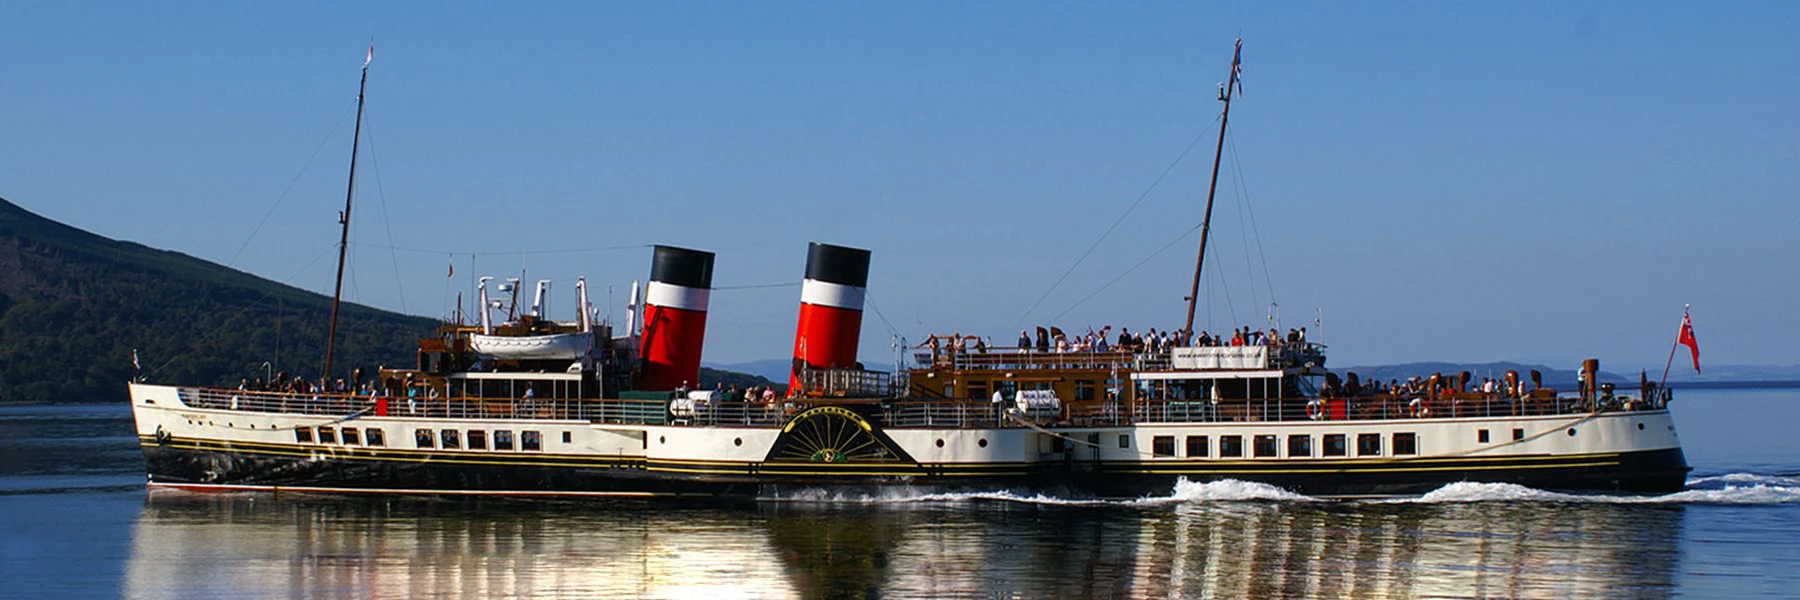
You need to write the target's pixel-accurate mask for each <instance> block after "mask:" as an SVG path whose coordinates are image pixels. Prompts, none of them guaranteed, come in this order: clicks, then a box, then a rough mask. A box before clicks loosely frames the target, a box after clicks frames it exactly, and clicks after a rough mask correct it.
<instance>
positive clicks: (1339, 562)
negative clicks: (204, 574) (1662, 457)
mask: <svg viewBox="0 0 1800 600" xmlns="http://www.w3.org/2000/svg"><path fill="white" fill-rule="evenodd" d="M1683 511H1684V509H1683V508H1682V507H1679V506H1657V507H1644V506H1623V505H1606V504H1597V505H1584V506H1580V507H1570V506H1558V505H1547V504H1537V503H1527V504H1512V503H1457V504H1425V505H1417V504H1403V505H1354V506H1339V505H1291V504H1282V505H1274V504H1258V505H1245V504H1231V505H1218V504H1190V505H1183V506H1181V507H1180V508H1179V509H1178V510H1176V511H1174V512H1172V513H1163V514H1158V515H1155V516H1152V517H1147V518H1146V519H1145V520H1144V522H1143V527H1142V529H1141V532H1140V536H1141V539H1140V542H1139V550H1140V551H1139V556H1140V557H1150V558H1149V559H1148V560H1141V561H1140V562H1139V563H1138V568H1137V570H1136V572H1135V575H1136V577H1134V580H1135V583H1134V585H1133V586H1132V590H1131V593H1130V594H1129V595H1131V596H1137V597H1152V596H1153V597H1169V596H1178V597H1223V598H1230V597H1238V598H1287V597H1371V596H1379V597H1387V596H1406V597H1413V596H1428V597H1444V596H1456V597H1512V598H1518V597H1551V598H1591V597H1598V596H1602V595H1608V594H1617V593H1620V591H1621V590H1629V595H1632V596H1634V597H1658V596H1668V595H1670V594H1671V593H1672V591H1673V589H1674V584H1675V573H1676V571H1677V568H1678V566H1679V565H1678V563H1679V560H1680V552H1679V550H1678V547H1679V546H1678V544H1679V540H1680V537H1681V524H1682V517H1683Z"/></svg>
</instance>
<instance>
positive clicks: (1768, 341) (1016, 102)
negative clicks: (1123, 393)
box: [0, 2, 1800, 366]
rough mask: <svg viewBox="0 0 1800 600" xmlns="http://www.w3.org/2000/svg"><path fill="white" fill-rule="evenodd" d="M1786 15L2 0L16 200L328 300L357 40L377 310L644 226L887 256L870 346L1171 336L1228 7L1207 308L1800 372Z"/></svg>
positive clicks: (719, 352)
mask: <svg viewBox="0 0 1800 600" xmlns="http://www.w3.org/2000/svg"><path fill="white" fill-rule="evenodd" d="M1797 28H1800V5H1796V4H1793V3H1774V2H1771V3H1730V4H1724V5H1706V4H1700V3H1693V4H1675V3H1580V4H1567V3H1505V4H1502V3H1491V4H1480V5H1478V4H1472V3H1403V4H1349V3H1323V4H1310V3H1269V4H1260V3H1259V4H1229V5H1209V4H1199V3H1131V4H1125V5H1118V6H1114V5H1103V4H1091V3H1067V4H1060V3H1059V4H1052V3H1002V2H985V3H896V4H887V5H861V4H858V5H845V4H841V3H723V2H720V3H692V4H612V3H574V4H548V3H546V4H533V5H531V6H526V7H510V6H489V5H481V4H460V3H459V4H448V5H442V6H439V5H413V4H402V3H376V4H372V5H369V4H366V3H341V4H334V3H307V4H296V5H268V4H262V3H248V4H246V3H218V4H200V3H185V4H144V3H119V4H112V5H105V4H60V3H7V4H0V54H3V55H4V56H6V57H7V59H6V60H4V61H0V78H3V79H4V80H5V81H7V82H8V84H7V86H6V87H7V90H6V91H5V92H4V93H0V131H5V132H6V138H7V143H5V144H0V196H4V197H6V198H8V199H10V200H12V201H14V202H17V203H19V204H21V205H23V206H25V207H26V208H28V209H31V210H33V211H36V212H39V213H41V214H44V215H46V216H48V217H51V218H55V219H58V220H61V221H64V222H67V223H70V224H73V225H76V226H79V227H82V228H85V229H88V230H91V231H95V232H97V233H100V234H103V235H107V236H110V237H115V238H121V239H128V240H134V241H138V242H142V243H145V244H148V245H151V246H157V247H162V248H170V249H175V250H179V251H182V252H186V253H189V254H192V255H195V256H199V257H202V258H206V259H209V260H214V261H218V262H221V263H230V264H232V265H233V266H235V267H237V268H242V269H245V270H249V271H251V272H254V273H257V274H259V275H262V276H265V277H269V278H271V279H275V280H280V281H288V282H291V283H293V284H295V285H299V286H302V287H306V288H308V289H312V290H316V291H322V292H326V293H329V291H330V285H331V277H332V272H331V266H332V265H331V260H332V257H331V256H330V250H331V245H332V244H333V243H334V242H335V239H336V233H335V227H336V226H335V223H334V216H335V214H336V211H337V210H339V209H340V208H341V203H342V200H343V179H344V169H345V167H346V165H347V162H348V160H349V159H348V151H349V145H350V129H351V124H350V120H351V112H352V110H353V104H354V96H355V91H356V89H355V85H356V75H357V68H358V66H359V65H360V63H361V60H362V58H363V52H364V45H365V44H366V43H367V41H368V39H369V38H370V37H371V36H373V37H375V38H376V44H377V49H376V58H375V63H374V67H373V69H372V71H371V75H370V84H369V88H370V90H369V106H368V120H367V123H366V130H365V137H364V145H363V159H362V161H361V166H360V170H359V186H358V189H359V191H358V194H359V195H358V198H359V200H358V208H357V215H356V216H357V220H356V227H355V229H354V232H353V238H354V240H355V242H354V248H353V254H354V264H353V272H354V280H353V282H352V284H351V285H350V290H351V291H350V295H351V297H352V298H354V299H355V300H357V301H361V302H365V303H369V304H373V305H376V306H381V307H384V308H389V309H395V310H405V311H406V312H411V313H415V314H424V315H432V316H435V315H439V314H442V313H443V312H444V310H445V307H446V306H447V305H448V303H449V298H451V297H453V294H454V293H455V291H456V290H458V289H464V290H466V289H468V286H469V283H468V281H467V276H468V275H471V274H476V273H481V274H496V275H504V274H509V273H515V272H517V271H518V270H519V269H521V268H523V269H525V270H527V272H528V276H529V277H530V278H532V279H536V278H540V277H549V278H554V279H561V280H570V279H572V278H573V277H574V276H576V275H586V276H587V277H588V278H589V279H590V281H592V282H594V284H595V296H596V300H597V301H600V302H605V301H606V298H607V291H606V290H607V286H608V285H611V286H613V290H614V292H613V294H612V300H611V304H612V305H614V306H615V310H619V309H618V308H616V307H618V306H622V304H623V302H624V294H625V291H624V290H625V289H626V288H627V287H628V286H629V282H630V281H631V280H633V279H641V278H644V277H646V276H647V271H648V263H649V252H648V250H647V249H645V248H644V246H646V245H648V244H654V243H665V244H674V245H684V246H690V247H697V248H703V249H708V250H712V251H715V252H718V253H719V258H718V266H717V276H716V284H717V285H719V286H722V287H730V286H753V285H763V284H782V283H789V284H792V283H797V281H798V279H799V277H800V273H801V270H802V267H803V261H804V257H805V247H806V243H807V242H809V241H814V240H817V241H825V242H831V243H838V244H844V245H851V246H860V247H865V248H869V249H871V250H873V251H874V264H873V269H872V274H871V279H872V282H871V285H870V298H871V300H872V304H873V306H872V308H878V309H879V312H880V315H877V314H876V311H875V310H870V311H869V314H868V318H866V322H865V329H864V336H863V340H864V342H863V356H864V358H865V359H868V360H875V361H883V362H885V361H887V360H891V356H892V353H891V350H890V347H891V342H890V340H891V337H892V336H893V335H895V334H898V335H903V336H906V337H907V338H908V339H910V340H913V341H917V340H919V339H921V338H923V337H924V334H925V333H926V332H928V331H941V332H948V331H961V332H964V333H981V334H987V335H993V336H996V337H997V338H999V339H1001V340H1006V341H1008V342H1010V340H1011V339H1012V338H1013V337H1014V336H1016V334H1017V331H1018V330H1019V329H1020V328H1021V326H1024V325H1035V324H1055V325H1059V326H1061V327H1063V328H1064V329H1074V330H1085V329H1086V328H1087V327H1089V326H1094V327H1098V326H1100V325H1103V324H1108V323H1110V324H1114V325H1116V326H1117V325H1124V326H1130V327H1132V328H1134V329H1140V328H1143V327H1150V326H1155V327H1159V328H1166V327H1170V326H1178V325H1179V324H1180V319H1181V318H1182V316H1183V313H1184V310H1185V305H1184V303H1183V301H1182V297H1183V296H1184V295H1185V293H1186V289H1187V285H1188V278H1189V277H1191V272H1192V271H1191V270H1192V260H1193V254H1194V246H1195V244H1196V243H1197V236H1196V235H1193V234H1188V235H1187V237H1185V238H1183V237H1181V236H1182V235H1183V232H1184V231H1188V230H1189V229H1190V228H1192V227H1193V226H1194V225H1196V224H1197V223H1198V222H1199V218H1200V213H1201V210H1202V204H1203V202H1204V198H1205V186H1206V177H1207V174H1208V172H1209V169H1210V166H1211V159H1212V145H1213V142H1212V138H1211V136H1212V132H1213V131H1214V130H1213V129H1211V127H1212V126H1211V124H1212V123H1213V121H1214V119H1215V117H1216V116H1217V112H1218V109H1219V103H1218V102H1217V101H1216V100H1215V98H1214V96H1215V94H1216V87H1217V85H1218V84H1219V82H1221V81H1222V80H1223V79H1224V78H1225V75H1226V66H1227V64H1228V63H1229V59H1230V51H1231V42H1232V39H1233V38H1234V37H1237V36H1240V35H1241V36H1242V37H1243V38H1244V40H1245V41H1244V45H1245V49H1244V63H1245V66H1244V74H1245V75H1244V77H1245V82H1244V89H1245V95H1244V96H1243V97H1242V98H1241V100H1240V101H1238V102H1236V103H1234V105H1233V113H1232V119H1231V125H1232V127H1231V132H1230V143H1229V145H1228V148H1230V149H1231V151H1230V152H1228V153H1227V154H1228V155H1227V157H1226V162H1225V164H1226V173H1225V174H1224V175H1223V176H1221V179H1220V192H1219V199H1218V205H1217V208H1216V209H1215V224H1214V238H1213V245H1212V247H1211V249H1210V250H1209V264H1208V266H1207V269H1208V271H1209V274H1210V276H1209V281H1208V283H1207V285H1206V286H1205V290H1206V291H1204V292H1203V295H1204V296H1205V297H1206V299H1207V300H1208V302H1207V303H1206V306H1205V307H1203V309H1202V311H1201V318H1200V326H1202V327H1209V328H1211V329H1214V330H1218V329H1227V328H1230V327H1232V326H1235V325H1238V324H1254V325H1262V326H1265V327H1266V323H1267V321H1266V316H1267V314H1268V312H1269V309H1268V305H1269V304H1270V303H1271V302H1274V303H1278V304H1279V307H1280V309H1279V310H1280V313H1281V317H1282V323H1281V324H1282V326H1283V327H1288V326H1296V325H1300V324H1307V325H1310V324H1311V323H1312V321H1313V319H1314V317H1315V315H1318V314H1322V315H1323V328H1322V330H1321V331H1320V332H1319V333H1318V334H1316V335H1315V336H1314V337H1315V339H1319V340H1320V341H1324V342H1326V343H1328V344H1330V345H1331V347H1332V351H1333V359H1332V360H1333V364H1335V365H1339V366H1343V365H1350V364H1366V363H1377V362H1393V361H1405V360H1437V359H1445V360H1469V361H1475V360H1544V361H1553V362H1556V363H1557V364H1563V363H1567V364H1568V366H1572V365H1573V361H1574V360H1576V359H1579V358H1581V357H1583V356H1588V355H1597V356H1600V357H1602V358H1603V359H1604V360H1605V361H1606V362H1607V364H1608V365H1621V364H1625V365H1635V364H1650V363H1657V364H1660V363H1661V361H1662V359H1663V358H1664V357H1665V356H1666V353H1667V351H1668V344H1669V343H1670V342H1671V341H1672V339H1673V336H1674V333H1675V328H1676V325H1677V324H1678V322H1679V318H1680V312H1681V307H1682V305H1683V304H1684V303H1692V304H1693V305H1694V321H1695V324H1696V327H1697V328H1698V330H1699V335H1700V341H1701V344H1702V349H1703V351H1704V354H1703V358H1704V359H1705V360H1706V361H1708V362H1716V363H1752V364H1795V363H1800V348H1797V346H1796V344H1795V343H1794V342H1793V340H1795V339H1800V316H1796V314H1795V312H1794V309H1795V306H1796V303H1795V298H1796V297H1800V284H1797V283H1796V281H1797V279H1800V278H1796V277H1795V272H1796V268H1795V266H1794V263H1795V260H1796V259H1800V237H1797V236H1796V235H1795V233H1794V230H1795V228H1796V226H1797V225H1800V208H1797V206H1800V203H1797V202H1796V200H1800V198H1797V197H1796V196H1797V195H1800V169H1797V168H1796V165H1800V116H1796V111H1795V108H1794V107H1796V106H1800V77H1796V76H1795V73H1800V44H1796V43H1795V42H1794V37H1793V35H1794V34H1793V32H1794V31H1796V29H1797ZM1197 138H1198V139H1200V142H1199V144H1198V145H1196V146H1194V148H1193V151H1192V152H1191V153H1189V154H1188V155H1187V156H1186V157H1185V158H1184V159H1183V160H1181V161H1180V162H1179V163H1176V164H1175V167H1174V168H1173V169H1172V170H1171V171H1170V172H1169V175H1168V177H1167V178H1166V179H1164V180H1162V182H1161V183H1160V185H1157V186H1155V187H1154V188H1152V187H1151V186H1152V183H1153V182H1155V181H1156V180H1157V177H1158V175H1159V174H1161V173H1162V172H1163V171H1164V169H1165V168H1168V167H1169V165H1170V164H1171V163H1172V162H1173V161H1175V159H1176V158H1177V157H1178V156H1181V154H1182V152H1183V150H1184V149H1185V148H1187V147H1188V146H1189V144H1190V143H1193V142H1194V141H1195V140H1196V139H1197ZM315 152H316V154H315ZM309 159H310V161H309ZM1240 174H1241V176H1240ZM290 182H291V183H292V187H291V189H290V188H289V185H290ZM1146 189H1150V192H1149V193H1148V194H1145V195H1144V199H1143V202H1142V203H1141V204H1138V205H1137V206H1136V207H1135V209H1133V210H1131V211H1130V213H1129V214H1128V215H1126V216H1125V217H1124V219H1123V221H1122V222H1121V223H1120V225H1119V227H1118V229H1117V230H1116V231H1114V232H1113V234H1112V235H1111V236H1109V237H1107V238H1106V239H1105V240H1104V241H1103V242H1102V243H1101V244H1100V245H1099V246H1098V247H1097V249H1096V250H1095V251H1094V253H1093V255H1092V256H1091V257H1089V258H1088V259H1087V260H1086V261H1085V262H1083V263H1082V264H1081V265H1080V267H1078V268H1076V269H1075V270H1074V271H1073V272H1072V273H1071V274H1070V275H1069V277H1068V278H1067V280H1066V281H1065V282H1063V283H1062V284H1061V286H1059V287H1058V288H1057V289H1056V290H1054V291H1053V292H1052V293H1050V295H1049V296H1048V297H1047V298H1046V299H1045V300H1044V301H1043V302H1042V304H1041V305H1040V306H1039V308H1038V309H1036V311H1034V312H1033V313H1032V314H1030V315H1026V314H1025V313H1026V310H1027V308H1028V307H1030V306H1031V305H1032V303H1033V301H1035V300H1037V298H1038V297H1039V296H1041V295H1043V294H1044V292H1045V290H1046V289H1049V287H1050V285H1051V283H1052V282H1054V281H1055V280H1056V279H1057V278H1058V277H1059V276H1061V275H1062V274H1063V273H1064V271H1066V270H1068V269H1069V267H1070V265H1072V264H1074V263H1075V261H1076V259H1077V258H1078V257H1079V256H1081V255H1082V253H1083V252H1084V251H1085V250H1086V249H1087V248H1088V247H1089V246H1090V245H1092V244H1094V242H1095V240H1097V239H1100V236H1101V234H1102V233H1103V232H1104V231H1105V230H1106V229H1107V227H1108V225H1110V224H1111V223H1113V222H1114V221H1115V220H1116V219H1119V218H1120V215H1121V214H1124V213H1125V211H1126V209H1127V207H1130V206H1131V205H1132V203H1133V202H1134V200H1136V199H1137V198H1138V197H1139V195H1140V194H1144V193H1145V190H1146ZM284 190H285V194H284ZM1246 211H1248V212H1246ZM265 215H267V216H268V221H267V223H266V224H264V225H263V226H262V227H261V228H260V229H258V230H256V232H255V234H254V235H251V232H252V230H253V229H255V228H256V227H257V224H258V223H259V222H262V221H263V219H264V217H265ZM1252 217H1253V220H1254V223H1255V227H1251V226H1250V224H1251V221H1252ZM1258 239H1260V244H1259V243H1258ZM1171 244H1172V245H1171ZM384 246H399V247H404V248H408V249H409V250H390V249H388V248H385V247H384ZM611 246H627V247H629V248H627V249H622V250H612V251H597V252H568V253H541V252H537V253H531V252H532V251H541V250H555V249H569V248H596V247H611ZM1165 247H1166V248H1167V249H1166V250H1164V251H1162V252H1160V253H1159V252H1158V250H1159V249H1161V248H1165ZM240 249H241V252H240ZM411 249H421V250H429V251H419V250H411ZM520 252H528V253H526V254H520ZM450 253H455V254H456V255H457V256H456V261H457V279H456V281H455V282H448V281H446V279H445V277H444V268H445V263H446V261H447V260H448V259H449V254H450ZM470 253H474V254H476V258H475V262H474V264H473V265H471V264H470V258H469V254H470ZM507 253H511V254H507ZM1140 262H1141V265H1140V266H1138V267H1137V268H1136V269H1135V270H1132V271H1131V272H1130V273H1129V274H1126V275H1124V276H1123V277H1119V274H1120V273H1121V272H1123V271H1125V270H1126V269H1130V268H1132V267H1133V265H1139V264H1140ZM1264 263H1266V265H1267V268H1266V273H1265V270H1264V267H1263V264H1264ZM1265 275H1266V276H1265ZM1115 279H1116V282H1115V283H1113V284H1112V285H1110V286H1107V285H1106V284H1107V283H1108V282H1109V281H1113V280H1115ZM446 290H448V292H447V291H446ZM559 290H560V291H562V292H564V293H565V295H566V294H567V293H570V292H572V286H569V285H566V284H565V285H564V286H562V287H561V288H559ZM1090 295H1091V297H1090ZM798 297H799V289H798V287H796V286H786V287H756V288H747V289H721V290H719V291H717V292H715V294H714V301H713V309H712V314H711V320H710V325H711V327H710V331H709V336H708V340H707V349H706V355H707V360H709V361H713V362H735V361H743V360H754V359H762V358H778V357H783V356H785V353H786V352H787V351H788V350H789V349H790V348H791V344H792V342H793V327H794V318H795V313H796V310H797V303H798ZM1083 298H1089V299H1087V300H1086V301H1085V302H1081V301H1082V300H1083ZM560 302H561V305H562V306H565V307H567V306H569V305H570V303H569V302H567V301H566V299H565V300H561V301H560ZM1053 317H1054V320H1053V321H1052V320H1051V319H1052V318H1053ZM890 327H891V329H890Z"/></svg>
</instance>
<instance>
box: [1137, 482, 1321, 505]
mask: <svg viewBox="0 0 1800 600" xmlns="http://www.w3.org/2000/svg"><path fill="white" fill-rule="evenodd" d="M1317 500H1318V499H1317V498H1313V497H1311V496H1307V495H1303V494H1297V493H1294V492H1292V491H1288V490H1287V489H1284V488H1279V487H1276V486H1272V485H1269V484H1266V483H1256V482H1253V481H1239V480H1236V479H1221V480H1218V481H1207V482H1193V481H1188V480H1187V478H1185V477H1184V478H1181V479H1180V480H1177V481H1176V482H1175V493H1173V494H1171V495H1169V496H1166V497H1161V498H1156V497H1152V498H1140V499H1138V501H1137V502H1138V503H1139V504H1164V503H1173V502H1254V501H1281V502H1313V501H1317Z"/></svg>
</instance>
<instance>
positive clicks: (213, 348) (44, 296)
mask: <svg viewBox="0 0 1800 600" xmlns="http://www.w3.org/2000/svg"><path fill="white" fill-rule="evenodd" d="M330 314H331V298H330V297H328V296H324V295H321V294H315V293H313V292H309V291H306V290H303V289H300V288H296V287H293V286H289V285H285V284H281V283H276V282H273V281H269V280H267V279H263V278H261V277H257V276H255V275H251V274H249V273H245V272H242V271H237V270H234V269H231V268H229V267H225V266H222V265H219V264H216V263H212V262H209V261H205V260H201V259H198V258H194V257H192V256H188V255H186V254H182V253H180V252H171V251H168V250H157V249H155V248H150V247H147V246H144V245H142V244H136V243H132V242H124V241H118V240H113V239H109V238H106V237H102V236H99V235H95V234H92V233H88V232H86V231H82V230H80V229H76V228H74V227H70V226H68V225H64V224H62V223H58V222H56V221H52V220H50V219H46V218H44V217H41V216H38V215H36V214H33V213H32V212H30V211H27V210H25V209H23V208H20V207H19V206H18V205H16V204H13V203H11V202H8V201H7V200H5V199H3V198H0V404H8V403H57V402H121V403H123V402H126V401H127V398H126V390H125V382H126V381H128V380H130V378H131V375H132V365H131V352H132V349H134V348H135V349H137V351H138V355H139V358H140V360H141V364H142V365H143V372H144V373H145V374H146V375H147V376H148V379H149V380H150V381H153V382H156V383H172V384H181V385H227V386H235V385H236V384H237V381H238V380H239V379H241V378H246V377H255V376H258V375H260V374H261V373H262V372H263V369H262V363H263V362H264V361H270V362H275V361H276V359H277V358H278V357H279V359H280V360H279V364H275V365H274V368H275V369H277V370H286V371H287V372H289V373H294V374H304V375H307V376H316V375H317V372H318V369H319V368H320V366H321V365H320V363H321V362H323V358H324V357H323V354H324V348H325V330H326V328H327V326H328V325H329V323H328V322H329V320H330ZM436 326H437V322H436V321H435V320H433V319H428V318H424V317H415V316H410V315H403V314H399V313H393V312H388V311H384V310H380V309H375V308H370V307H367V306H363V305H359V304H350V303H345V304H344V305H343V309H342V310H341V312H340V314H339V324H338V335H339V336H340V337H339V339H338V356H337V357H336V358H335V359H334V361H335V363H336V368H335V370H338V371H340V372H346V371H348V370H349V369H350V368H351V367H355V366H361V367H365V368H371V369H372V368H373V367H375V366H377V365H381V364H387V365H411V364H413V361H414V356H415V354H414V353H415V349H416V346H415V343H416V342H417V340H418V338H420V337H424V336H429V335H431V334H432V332H433V330H434V328H435V327H436ZM715 379H723V380H725V381H726V382H728V383H738V384H739V385H740V386H744V385H752V384H755V385H768V382H767V381H766V380H762V379H761V378H756V377H754V376H751V375H744V374H742V373H733V372H729V371H717V372H714V371H711V370H710V369H709V370H708V372H707V373H705V374H703V376H702V377H701V380H702V382H704V383H706V384H707V385H710V384H711V382H712V381H714V380H715Z"/></svg>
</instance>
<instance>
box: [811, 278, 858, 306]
mask: <svg viewBox="0 0 1800 600" xmlns="http://www.w3.org/2000/svg"><path fill="white" fill-rule="evenodd" d="M863 293H864V290H863V288H859V287H855V286H849V285H844V284H841V283H831V282H827V281H819V280H817V279H807V280H805V281H804V282H803V283H801V284H800V301H801V302H804V303H807V304H811V305H814V306H829V307H832V308H842V309H846V310H856V311H860V310H862V308H863Z"/></svg>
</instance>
